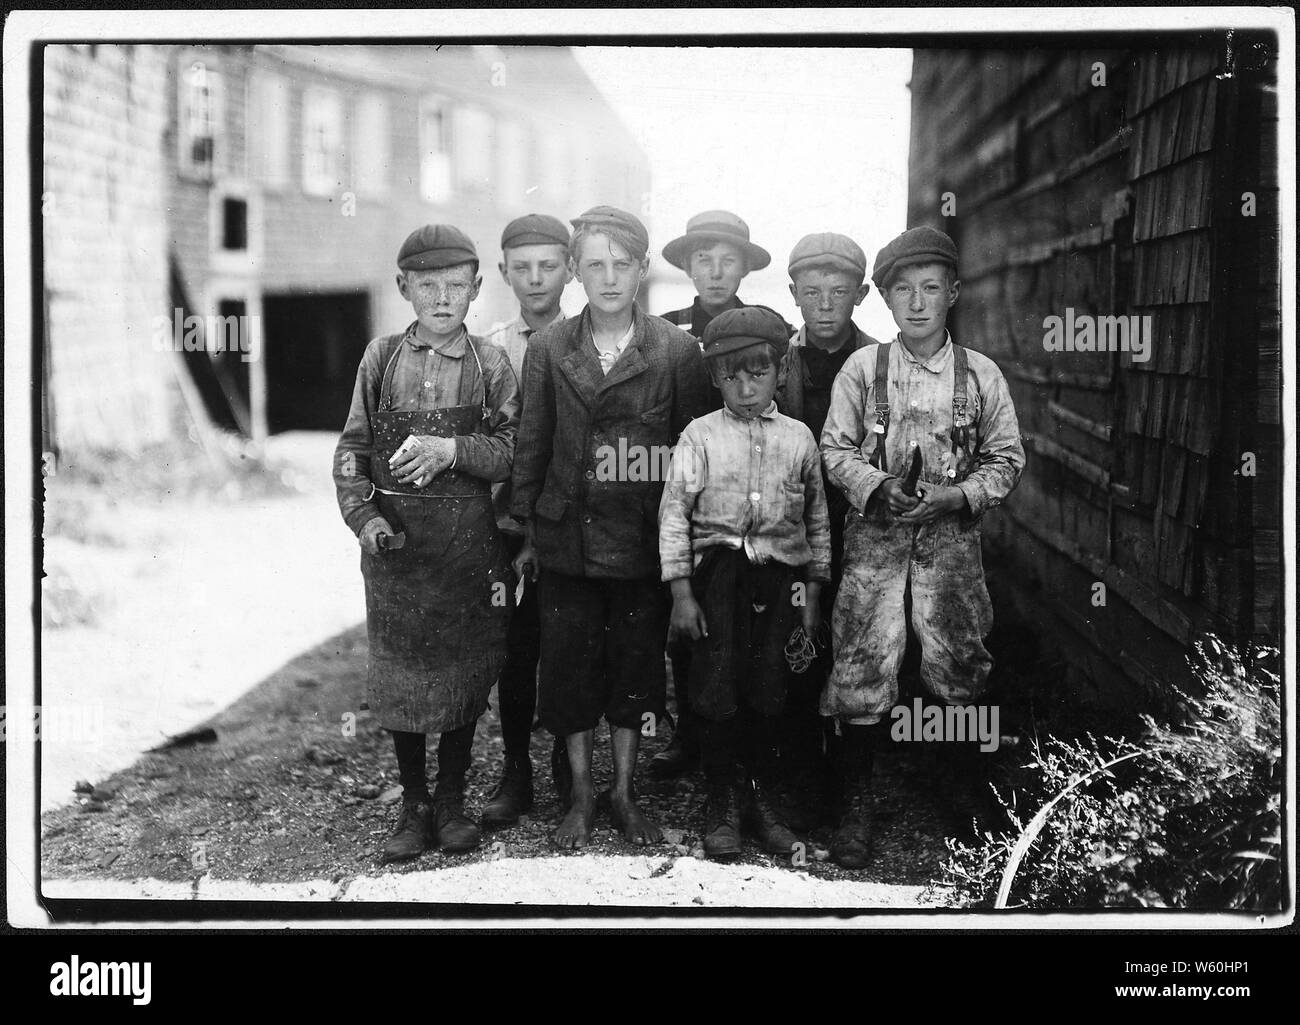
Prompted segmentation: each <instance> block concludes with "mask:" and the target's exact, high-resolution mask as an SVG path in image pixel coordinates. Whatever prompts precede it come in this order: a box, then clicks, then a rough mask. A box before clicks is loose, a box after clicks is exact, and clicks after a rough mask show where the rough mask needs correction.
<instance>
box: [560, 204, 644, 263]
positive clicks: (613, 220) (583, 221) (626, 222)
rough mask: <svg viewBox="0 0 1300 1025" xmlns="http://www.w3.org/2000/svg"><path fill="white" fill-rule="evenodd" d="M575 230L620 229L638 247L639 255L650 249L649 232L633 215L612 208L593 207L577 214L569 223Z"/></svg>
mask: <svg viewBox="0 0 1300 1025" xmlns="http://www.w3.org/2000/svg"><path fill="white" fill-rule="evenodd" d="M569 223H570V224H572V225H573V226H574V227H575V228H582V227H591V228H595V229H597V230H599V229H600V228H621V229H622V230H623V231H625V232H627V233H628V234H630V235H631V236H632V237H633V238H634V239H636V240H637V242H638V243H639V245H640V250H641V253H642V254H643V255H644V254H645V252H646V251H647V250H648V249H649V248H650V232H648V231H646V227H645V225H644V224H642V223H641V222H640V221H639V220H638V219H637V218H636V217H635V216H634V215H632V214H630V213H628V212H627V211H626V210H620V209H618V208H617V207H613V206H593V207H592V208H591V209H590V210H588V211H587V212H586V213H583V214H579V215H578V216H577V217H575V218H573V220H571V221H570V222H569Z"/></svg>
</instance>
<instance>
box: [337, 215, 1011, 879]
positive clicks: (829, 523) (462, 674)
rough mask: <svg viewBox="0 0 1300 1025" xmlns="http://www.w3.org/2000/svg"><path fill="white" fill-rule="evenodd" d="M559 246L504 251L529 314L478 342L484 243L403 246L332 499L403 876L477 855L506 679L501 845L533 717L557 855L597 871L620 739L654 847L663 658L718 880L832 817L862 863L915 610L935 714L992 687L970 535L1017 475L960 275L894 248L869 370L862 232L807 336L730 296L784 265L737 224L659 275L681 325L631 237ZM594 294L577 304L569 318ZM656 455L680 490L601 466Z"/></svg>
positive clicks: (669, 768)
mask: <svg viewBox="0 0 1300 1025" xmlns="http://www.w3.org/2000/svg"><path fill="white" fill-rule="evenodd" d="M571 224H572V226H573V230H572V232H570V230H569V229H568V228H567V227H566V226H565V225H564V224H563V223H562V222H560V221H559V220H557V219H555V218H553V217H549V216H545V215H541V214H530V215H528V216H525V217H521V218H518V219H516V220H515V221H512V222H511V223H510V224H509V225H508V226H507V227H506V229H505V231H504V233H503V235H502V238H501V248H502V259H501V263H500V265H499V270H500V273H501V275H502V277H503V278H504V280H505V282H506V283H507V284H508V285H509V286H510V288H511V289H512V291H513V292H514V294H515V296H516V298H517V299H518V301H519V306H520V309H519V316H518V317H517V318H516V319H514V320H513V321H511V322H509V323H506V324H503V325H500V326H498V327H496V328H495V329H493V331H492V332H491V333H490V334H489V335H488V336H487V337H486V338H477V337H475V336H472V335H470V334H469V333H468V332H467V331H466V329H465V326H464V321H465V317H466V314H467V313H468V310H469V306H470V304H471V303H472V302H473V300H474V298H476V297H477V295H478V291H479V288H480V287H481V283H482V277H481V275H480V273H479V260H478V255H477V251H476V250H475V248H474V245H473V243H472V242H471V241H470V239H469V238H468V237H466V236H465V235H464V234H463V233H462V232H460V231H459V230H458V229H456V228H454V227H451V226H448V225H430V226H426V227H424V228H421V229H419V230H417V231H415V232H413V233H412V234H411V236H410V237H409V238H408V239H407V240H406V242H405V243H404V244H403V246H402V248H401V250H400V252H399V254H398V270H399V273H398V275H397V287H398V289H399V291H400V292H401V294H402V296H403V297H404V298H405V299H407V300H408V301H410V302H411V303H412V305H413V308H414V311H415V317H416V319H415V321H414V322H413V323H412V324H411V325H410V326H409V327H408V328H407V329H406V330H405V331H404V332H402V333H400V334H395V335H389V336H386V337H382V338H378V339H376V340H374V341H372V342H371V343H370V345H369V346H368V347H367V349H366V352H365V355H364V356H363V358H362V361H361V365H360V367H359V369H358V374H357V383H356V388H355V391H354V395H353V400H352V407H351V410H350V413H349V417H348V422H347V425H346V427H345V429H344V431H343V434H342V437H341V438H340V441H339V445H338V449H337V452H336V461H335V482H336V486H337V491H338V498H339V505H340V509H341V511H342V513H343V516H344V519H345V521H346V522H347V524H348V525H349V527H351V528H352V530H353V531H354V532H355V533H356V534H357V536H358V538H359V540H360V544H361V547H362V557H361V562H362V573H363V577H364V579H365V583H366V597H367V624H368V634H369V641H370V660H369V669H368V687H367V697H368V703H369V707H370V709H371V710H372V712H374V713H375V715H376V717H377V719H378V721H379V723H380V724H381V725H382V726H384V727H385V728H387V729H388V730H390V731H391V732H392V734H393V738H394V747H395V751H396V756H397V763H398V771H399V776H400V779H401V783H402V791H403V803H402V810H401V814H400V816H399V819H398V823H397V826H396V828H395V829H394V831H393V833H392V835H391V836H390V837H389V838H388V840H387V842H386V844H385V847H384V850H383V857H384V859H385V860H404V859H409V858H413V857H417V856H418V855H419V854H421V853H422V852H423V851H425V850H427V849H429V848H431V847H435V846H436V847H440V848H441V849H442V850H444V851H450V852H455V851H464V850H469V849H472V848H473V847H474V846H476V845H477V844H478V842H479V840H480V825H479V824H478V823H475V822H474V821H473V820H472V819H471V818H470V817H469V815H468V814H467V812H466V809H465V779H466V773H467V771H468V769H469V765H470V750H471V747H472V743H473V735H474V729H475V725H476V723H477V720H478V718H479V716H480V715H481V714H482V713H483V711H484V710H485V709H486V707H487V700H488V694H489V692H490V690H491V688H492V686H493V684H494V683H496V684H498V705H499V711H500V718H501V729H502V736H503V741H504V747H505V766H504V770H503V773H502V776H501V778H500V781H499V782H498V784H497V787H496V789H495V790H494V792H493V793H492V795H491V797H490V798H489V800H488V802H487V804H486V805H485V806H484V808H483V809H482V813H481V823H482V826H483V827H486V828H496V827H500V826H505V825H509V824H512V823H514V822H516V821H518V819H519V817H520V816H521V815H523V814H525V813H526V812H527V811H528V810H530V808H531V807H532V804H533V799H534V795H533V783H532V780H533V766H532V763H531V760H530V755H529V740H530V736H531V733H532V729H533V722H534V716H536V717H537V719H539V720H540V722H541V724H542V726H544V727H545V728H546V729H547V730H548V731H549V732H550V733H551V734H552V736H553V737H554V742H553V747H552V755H551V768H552V776H553V780H554V783H555V786H556V789H557V792H558V794H559V797H560V800H561V805H562V808H563V817H562V819H561V821H560V823H559V825H558V827H557V828H556V830H555V833H554V837H553V839H554V842H555V843H556V844H557V845H558V846H559V847H561V848H565V849H573V848H579V847H582V846H584V845H586V844H587V843H588V842H589V841H590V839H591V836H592V829H593V823H594V819H595V816H596V788H595V783H594V780H593V778H592V752H593V748H594V744H595V731H596V728H597V726H598V725H599V723H600V720H601V719H602V718H604V719H605V720H606V721H607V722H608V724H609V729H610V733H611V748H612V752H613V771H614V778H613V780H612V784H611V786H610V791H609V798H610V812H611V817H612V820H613V823H614V825H615V826H616V828H617V829H618V830H619V831H620V832H621V833H622V836H623V837H624V839H625V840H626V841H627V842H629V843H632V844H637V845H644V844H651V843H656V842H658V841H659V840H661V839H662V833H661V831H660V829H659V827H658V826H657V825H655V824H654V823H653V822H651V821H650V819H649V818H647V816H646V815H645V814H644V813H643V812H642V810H641V809H640V807H639V806H638V804H637V799H636V790H635V786H634V774H635V769H636V763H637V753H638V747H639V743H640V740H641V737H642V734H643V729H644V728H645V727H646V726H647V724H655V723H658V722H659V720H660V719H661V718H662V717H663V716H664V715H665V714H666V693H667V669H666V665H665V652H667V654H668V656H669V658H670V659H671V663H672V674H673V690H674V694H675V698H676V712H677V716H676V721H675V726H674V732H673V737H672V741H671V742H670V744H668V745H667V746H666V748H665V749H664V750H663V751H661V752H660V753H659V754H658V755H656V757H655V758H654V759H653V760H652V762H651V766H650V770H651V772H652V774H654V775H655V776H658V777H661V778H663V777H670V776H673V775H677V774H680V773H682V772H686V771H690V770H692V769H694V768H696V767H697V766H702V768H703V770H704V775H705V781H706V787H707V801H706V809H705V811H706V815H705V819H706V823H705V833H704V838H703V846H704V850H705V853H706V854H707V855H708V856H709V857H713V858H719V859H728V858H734V857H735V856H737V855H739V854H740V853H741V849H742V847H741V839H742V836H743V835H745V834H748V835H750V836H753V837H754V838H755V839H756V840H757V841H758V842H759V844H760V845H761V846H762V848H763V849H764V850H766V851H768V852H770V853H773V854H777V855H789V853H790V852H791V851H792V849H794V846H795V844H796V843H797V842H798V837H797V835H796V832H795V830H796V829H798V830H804V829H808V828H811V827H812V826H814V825H816V823H817V820H818V818H819V815H821V814H823V813H824V814H826V815H828V816H829V818H830V821H831V822H832V823H833V825H834V827H835V832H834V839H833V841H832V844H831V852H830V853H831V857H832V858H833V859H834V860H835V861H836V862H838V863H839V864H841V865H843V866H846V867H854V868H860V867H863V866H865V865H866V864H867V863H868V860H869V852H870V816H869V805H870V800H869V793H870V780H871V773H872V765H873V760H874V754H875V752H876V751H877V750H878V749H879V747H880V746H881V744H882V743H883V742H884V741H885V740H886V739H887V736H886V733H885V731H886V730H887V728H888V723H887V722H885V720H886V718H887V717H888V714H889V710H890V708H891V707H892V706H893V705H894V704H895V703H896V701H897V700H898V672H899V665H900V663H901V661H902V656H903V650H904V646H905V643H906V639H907V622H906V619H905V611H904V609H905V600H906V595H907V594H908V593H909V592H910V597H911V620H912V626H913V628H914V631H915V633H916V635H917V637H918V639H919V642H920V647H921V651H922V659H921V682H922V683H923V685H924V686H925V688H926V690H927V691H928V692H929V693H930V694H931V695H932V696H933V697H934V698H935V699H937V700H938V701H940V702H943V703H945V704H957V705H965V704H970V703H972V702H974V701H977V700H979V698H980V697H981V695H982V693H983V689H984V685H985V682H986V680H987V677H988V674H989V670H990V668H991V665H992V660H991V658H990V657H989V654H988V652H987V651H986V650H985V648H984V646H983V641H982V639H983V637H984V636H985V635H986V634H987V633H988V630H989V628H990V626H991V609H990V606H989V600H988V593H987V590H986V588H985V583H984V576H983V569H982V566H981V563H980V547H979V532H978V519H979V517H980V515H981V514H982V513H983V512H984V511H985V510H986V509H987V508H989V507H990V506H993V505H996V504H997V503H998V502H1000V501H1001V500H1002V499H1003V498H1005V497H1006V495H1007V494H1008V493H1009V492H1010V491H1011V489H1012V488H1014V487H1015V485H1016V482H1017V480H1018V478H1019V474H1020V472H1021V469H1022V467H1023V465H1024V452H1023V449H1022V448H1021V444H1020V439H1019V429H1018V426H1017V424H1016V418H1015V411H1014V409H1013V407H1012V404H1011V400H1010V397H1009V395H1008V392H1007V387H1006V384H1005V381H1004V380H1003V378H1002V375H1001V374H1000V373H999V371H998V369H997V367H996V366H995V365H994V364H993V363H992V361H990V360H989V359H987V358H986V357H984V356H982V355H980V354H978V353H975V352H973V351H970V350H968V349H965V348H963V347H960V346H958V345H956V344H955V343H954V342H953V341H952V340H951V338H950V337H949V336H948V333H947V330H946V323H947V316H948V311H949V309H950V308H951V306H952V305H953V304H954V303H955V302H956V300H957V295H958V291H959V282H958V279H957V251H956V247H955V246H954V245H953V243H952V241H951V239H949V238H948V236H947V235H945V234H943V233H942V232H939V231H937V230H935V229H932V228H924V227H923V228H914V229H911V230H909V231H907V232H904V233H903V234H902V235H900V236H899V237H898V238H896V239H894V240H893V241H892V242H890V243H889V244H888V245H887V246H885V248H884V249H882V250H881V251H880V253H879V255H878V256H877V258H876V260H875V263H874V265H873V267H872V268H871V281H872V283H874V284H875V286H876V288H877V289H878V290H879V291H880V293H881V295H882V297H883V298H884V300H885V302H886V304H887V305H888V307H889V309H890V311H891V313H892V314H893V317H894V320H895V322H896V324H897V325H898V329H899V333H898V336H897V339H896V341H895V342H893V343H884V344H880V343H877V342H876V341H875V339H872V338H870V337H868V336H867V335H865V334H864V333H863V332H862V331H861V330H859V329H858V328H857V327H856V325H854V323H853V312H854V309H855V308H856V307H858V306H859V305H860V304H861V303H862V301H863V300H864V299H865V297H866V296H867V294H868V293H869V291H870V288H871V285H870V284H868V283H867V271H868V267H867V260H866V256H865V254H864V253H863V251H862V249H861V248H860V247H859V246H858V245H857V244H856V243H854V242H853V241H852V240H851V239H849V238H847V237H845V236H843V235H839V234H833V233H822V234H814V235H808V236H806V237H804V238H803V239H802V240H800V242H799V243H798V244H797V245H796V246H795V247H794V250H793V251H792V252H791V254H790V261H789V272H790V278H791V283H790V292H791V295H792V296H793V298H794V301H795V303H796V304H797V305H798V307H799V310H800V312H801V314H802V317H803V326H802V327H800V328H799V330H798V331H797V332H796V331H794V329H793V328H792V327H791V326H790V325H789V324H787V323H786V322H785V321H784V320H783V319H782V317H781V316H780V315H779V314H777V313H776V312H774V311H772V310H770V309H768V308H767V307H762V306H749V305H747V304H745V303H744V302H743V301H742V300H740V299H739V298H738V295H737V292H738V290H739V286H740V283H741V281H742V279H743V278H744V277H745V275H746V274H748V273H749V272H751V271H754V270H757V269H760V268H762V267H764V266H766V265H767V264H768V263H769V262H770V259H771V258H770V256H769V254H768V253H767V252H766V251H765V250H763V249H762V248H761V247H759V246H757V245H756V244H754V243H753V242H752V241H750V238H749V229H748V226H747V225H746V224H745V222H744V221H742V220H741V219H740V218H739V217H737V216H735V215H734V214H732V213H729V212H727V211H717V210H715V211H708V212H705V213H702V214H699V215H697V216H696V217H693V218H691V220H690V221H689V222H688V225H687V230H686V233H685V234H684V235H683V236H681V237H680V238H677V239H674V240H673V241H672V242H670V243H669V244H668V245H667V246H666V247H665V248H664V257H665V259H666V260H668V262H670V263H671V264H673V265H674V266H676V267H678V268H680V269H682V270H684V271H685V272H686V273H687V274H689V275H690V277H691V280H692V282H693V283H694V285H695V288H696V292H697V297H696V299H695V301H694V303H693V304H692V306H691V307H688V308H687V309H685V310H677V311H673V312H671V313H668V314H665V315H663V316H662V317H657V316H650V315H647V314H646V313H645V312H644V311H643V310H642V308H641V306H640V304H638V302H637V301H636V300H637V295H638V292H639V291H640V289H641V287H642V284H643V282H644V281H645V278H646V275H647V272H648V269H649V258H648V254H649V237H648V234H647V232H646V229H645V226H644V225H643V224H642V223H641V222H640V220H638V219H637V218H636V217H635V216H633V215H632V214H629V213H627V212H625V211H622V210H618V209H615V208H612V207H604V206H601V207H595V208H593V209H591V210H588V211H587V212H586V213H584V214H582V215H581V216H580V217H577V218H574V219H573V221H572V222H571ZM575 277H576V279H577V280H578V281H579V283H580V284H581V286H582V288H583V290H584V292H585V293H586V298H587V305H586V308H585V309H584V310H583V311H582V312H581V313H580V314H578V315H577V316H569V317H566V316H565V315H564V313H563V312H562V311H561V309H560V299H561V295H562V293H563V291H564V288H565V286H566V285H567V284H568V282H569V281H571V280H573V279H574V278H575ZM667 451H671V453H672V457H671V462H670V463H669V465H668V472H667V475H666V476H667V480H666V481H665V480H662V479H656V475H654V474H649V475H647V474H644V473H635V472H623V471H624V470H626V469H627V468H626V467H621V468H620V471H619V472H615V473H612V474H611V473H608V472H602V471H603V470H604V466H603V462H604V461H605V460H606V458H607V456H608V454H609V453H622V454H631V455H632V456H633V457H636V456H638V455H640V456H641V457H644V456H646V455H650V456H651V458H650V460H649V462H650V465H654V459H653V454H654V453H658V452H667ZM642 465H644V461H643V464H642ZM909 471H910V472H909ZM503 595H505V596H506V600H502V596H503ZM824 613H829V614H830V616H829V618H830V624H831V630H830V632H829V636H827V632H826V630H825V629H824V626H823V623H824ZM428 733H438V734H440V737H439V741H438V767H437V775H436V784H435V787H434V789H433V791H432V793H430V792H429V790H428V785H427V778H426V766H425V737H426V735H427V734H428Z"/></svg>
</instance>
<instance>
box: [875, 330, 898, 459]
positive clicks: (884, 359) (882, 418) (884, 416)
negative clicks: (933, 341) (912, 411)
mask: <svg viewBox="0 0 1300 1025" xmlns="http://www.w3.org/2000/svg"><path fill="white" fill-rule="evenodd" d="M893 344H894V343H893V342H881V343H880V344H879V345H877V346H876V379H875V383H874V384H873V385H872V386H871V390H872V392H873V393H874V394H875V397H876V427H878V428H879V430H877V431H876V451H875V452H874V453H873V454H872V456H871V462H872V463H873V464H875V467H876V469H878V470H880V471H881V472H882V473H888V472H889V470H888V469H887V468H886V458H885V439H886V438H887V437H888V436H889V350H890V348H891V346H892V345H893Z"/></svg>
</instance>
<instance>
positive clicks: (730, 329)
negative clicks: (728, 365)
mask: <svg viewBox="0 0 1300 1025" xmlns="http://www.w3.org/2000/svg"><path fill="white" fill-rule="evenodd" d="M703 342H704V358H705V359H708V358H710V357H711V356H722V355H724V354H726V353H728V352H736V351H737V350H739V349H748V348H749V347H750V346H751V345H760V344H762V343H763V342H770V343H771V344H772V345H775V346H776V351H777V354H778V355H779V356H784V355H785V351H786V349H788V348H789V347H790V336H789V334H788V333H787V332H786V328H785V321H784V320H782V319H781V315H780V314H779V313H777V312H776V311H775V310H771V309H768V308H767V307H766V306H742V307H741V308H740V309H737V310H725V311H724V312H722V313H719V314H718V315H717V316H716V317H714V318H713V319H712V320H711V321H709V323H708V326H707V327H706V328H705V329H704V339H703Z"/></svg>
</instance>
